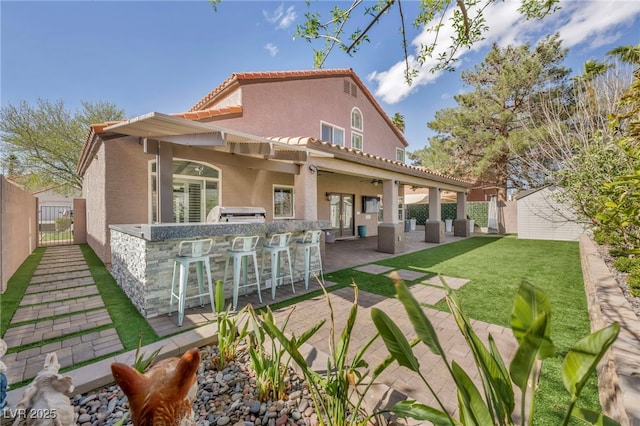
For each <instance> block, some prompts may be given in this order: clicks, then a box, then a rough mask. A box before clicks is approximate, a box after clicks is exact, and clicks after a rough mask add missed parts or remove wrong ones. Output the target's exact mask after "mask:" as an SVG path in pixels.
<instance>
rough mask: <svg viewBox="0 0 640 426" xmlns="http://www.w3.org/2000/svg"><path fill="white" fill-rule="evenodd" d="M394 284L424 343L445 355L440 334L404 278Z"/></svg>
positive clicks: (414, 327)
mask: <svg viewBox="0 0 640 426" xmlns="http://www.w3.org/2000/svg"><path fill="white" fill-rule="evenodd" d="M394 284H395V287H396V291H397V292H398V300H400V302H402V304H403V305H404V308H405V310H406V311H407V315H408V316H409V320H410V321H411V324H413V329H414V330H415V332H416V334H417V335H418V337H419V338H420V340H421V341H422V343H424V344H425V345H427V347H428V348H429V350H431V352H433V353H434V354H436V355H441V356H443V355H444V351H443V350H442V346H441V345H440V341H439V340H438V335H437V334H436V331H435V329H434V328H433V324H431V321H429V319H428V318H427V316H426V315H425V314H424V311H423V310H422V307H421V306H420V304H419V303H418V301H417V300H416V299H415V298H414V297H413V295H412V294H411V292H410V291H409V289H408V288H407V286H406V284H405V283H404V282H403V281H402V280H394ZM445 362H446V360H445Z"/></svg>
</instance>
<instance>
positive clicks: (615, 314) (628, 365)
mask: <svg viewBox="0 0 640 426" xmlns="http://www.w3.org/2000/svg"><path fill="white" fill-rule="evenodd" d="M580 259H581V264H582V273H583V278H584V286H585V292H586V294H587V303H588V310H589V318H590V319H591V330H592V331H595V330H599V329H602V328H603V327H606V326H608V325H610V324H612V323H613V322H618V323H619V324H620V334H619V336H618V339H617V340H616V342H614V344H613V345H612V347H611V349H610V350H609V351H608V352H607V354H606V355H605V356H604V358H603V359H602V361H601V362H600V364H599V365H598V388H599V391H600V392H599V394H600V404H601V405H602V411H603V413H604V414H606V415H607V416H609V417H612V418H614V419H616V420H617V421H618V422H619V423H620V424H621V425H622V426H640V406H638V404H637V401H638V398H639V397H640V376H638V375H637V374H638V373H640V334H638V330H640V320H639V319H638V317H637V316H636V314H635V313H634V312H633V310H632V309H631V305H630V304H629V301H628V300H627V299H626V297H625V296H624V295H623V294H622V289H621V288H620V286H619V285H618V283H617V281H616V280H615V278H614V277H613V275H612V274H611V271H609V268H608V267H607V265H606V264H605V262H604V260H603V259H602V258H601V257H600V255H599V254H598V251H597V249H596V246H595V243H594V242H593V241H592V240H591V238H590V237H589V236H588V235H586V234H583V235H582V236H581V237H580ZM634 331H635V332H634ZM634 333H635V334H634ZM634 373H635V374H636V375H634Z"/></svg>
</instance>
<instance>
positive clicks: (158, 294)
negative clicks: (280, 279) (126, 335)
mask: <svg viewBox="0 0 640 426" xmlns="http://www.w3.org/2000/svg"><path fill="white" fill-rule="evenodd" d="M329 228H330V223H328V222H327V221H297V220H295V221H279V222H272V223H269V224H260V223H218V224H192V225H185V224H175V225H174V224H169V225H112V226H111V253H112V261H111V275H113V277H114V278H115V280H116V282H117V283H118V285H119V286H120V287H121V288H122V290H123V291H124V292H125V294H126V295H127V297H129V299H130V300H131V302H132V303H133V304H134V306H135V307H136V308H137V309H138V311H139V312H140V313H141V314H142V315H143V316H144V317H146V318H151V317H155V316H158V315H161V314H166V313H167V312H169V295H170V291H171V281H172V276H173V265H174V258H175V256H176V255H177V254H178V245H179V243H180V242H181V241H184V240H190V239H200V238H212V239H213V241H214V245H213V249H212V251H211V276H212V279H213V280H214V285H215V280H218V279H220V280H222V278H223V276H224V264H225V261H226V251H227V249H228V248H229V246H230V245H231V242H232V240H233V238H234V237H235V236H237V235H259V236H260V237H261V239H260V241H259V242H258V268H260V263H261V257H260V254H261V253H260V252H261V250H260V249H259V248H260V247H261V246H262V244H263V243H264V239H265V238H266V237H268V236H270V235H271V234H273V233H279V232H292V233H293V238H292V247H291V256H292V260H293V257H294V248H295V242H296V241H297V240H299V239H301V238H302V235H303V234H304V231H306V230H311V229H329ZM297 263H298V265H294V282H295V281H299V280H301V279H302V274H301V273H300V272H296V270H297V271H300V270H301V269H302V268H301V267H300V265H301V263H302V259H301V258H300V259H298V262H297ZM295 266H298V267H297V268H296V267H295ZM268 267H269V265H268V262H265V268H268ZM230 269H231V265H230ZM250 269H251V267H250ZM254 278H255V277H254V274H253V273H250V275H249V279H250V280H252V279H254ZM266 278H269V277H268V276H266V277H265V279H266ZM261 279H262V278H261ZM205 280H206V274H205ZM227 280H228V281H230V279H229V278H228V279H227ZM261 284H262V286H261V287H262V289H263V297H271V295H270V291H268V292H267V291H264V282H261ZM205 285H206V284H205ZM187 289H188V290H191V292H188V293H187V296H189V295H190V294H195V290H196V289H197V284H196V274H195V272H194V270H193V269H192V273H190V274H189V285H187ZM252 290H253V291H255V288H254V289H252ZM232 291H233V289H232V286H231V285H229V284H227V285H225V298H227V299H229V298H231V295H232ZM190 302H191V303H190ZM186 303H187V306H194V305H196V304H197V303H198V300H197V299H191V300H187V302H186ZM174 309H176V305H175V304H174Z"/></svg>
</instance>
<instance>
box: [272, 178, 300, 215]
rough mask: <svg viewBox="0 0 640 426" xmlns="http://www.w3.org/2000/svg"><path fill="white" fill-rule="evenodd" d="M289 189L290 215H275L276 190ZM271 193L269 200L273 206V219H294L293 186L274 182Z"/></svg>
mask: <svg viewBox="0 0 640 426" xmlns="http://www.w3.org/2000/svg"><path fill="white" fill-rule="evenodd" d="M278 189H280V190H282V189H285V190H290V191H291V215H290V216H289V215H283V216H278V215H276V190H278ZM271 194H272V197H273V200H272V202H271V206H272V208H273V218H274V219H295V217H296V202H295V201H296V193H295V190H294V189H293V186H291V185H278V184H274V185H273V188H272V190H271Z"/></svg>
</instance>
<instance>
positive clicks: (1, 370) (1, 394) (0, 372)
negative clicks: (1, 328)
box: [0, 339, 9, 410]
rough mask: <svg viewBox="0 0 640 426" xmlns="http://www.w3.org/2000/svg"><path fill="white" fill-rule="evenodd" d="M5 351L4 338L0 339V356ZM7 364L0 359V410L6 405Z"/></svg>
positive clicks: (0, 356)
mask: <svg viewBox="0 0 640 426" xmlns="http://www.w3.org/2000/svg"><path fill="white" fill-rule="evenodd" d="M6 353H7V344H6V343H5V341H4V340H2V339H0V358H2V357H3V356H4V354H6ZM6 372H7V366H6V365H5V364H4V362H2V361H0V410H2V409H3V408H4V407H6V406H7V389H8V388H9V386H8V385H7V376H6V374H5V373H6Z"/></svg>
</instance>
